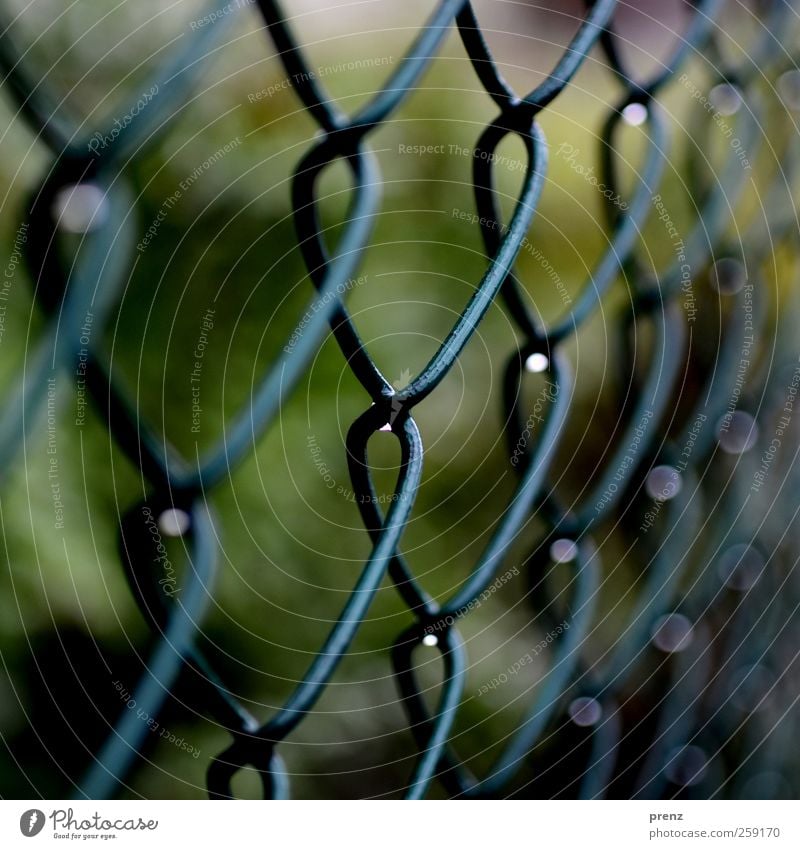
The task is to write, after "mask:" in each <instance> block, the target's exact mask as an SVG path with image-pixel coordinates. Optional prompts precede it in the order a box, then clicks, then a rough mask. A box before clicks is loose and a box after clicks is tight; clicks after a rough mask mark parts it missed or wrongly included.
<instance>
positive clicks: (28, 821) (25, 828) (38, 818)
mask: <svg viewBox="0 0 800 849" xmlns="http://www.w3.org/2000/svg"><path fill="white" fill-rule="evenodd" d="M43 828H44V812H43V811H40V810H39V809H38V808H31V809H30V810H29V811H25V813H24V814H23V815H22V816H21V817H20V818H19V830H20V831H21V832H22V833H23V834H24V835H25V837H36V835H37V834H38V833H39V832H40V831H41V830H42V829H43Z"/></svg>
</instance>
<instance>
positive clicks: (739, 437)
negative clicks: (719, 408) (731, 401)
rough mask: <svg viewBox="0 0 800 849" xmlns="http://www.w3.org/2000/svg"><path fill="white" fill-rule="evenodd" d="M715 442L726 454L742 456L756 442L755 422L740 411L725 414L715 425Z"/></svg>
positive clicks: (748, 414) (756, 427)
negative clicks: (717, 442) (716, 441)
mask: <svg viewBox="0 0 800 849" xmlns="http://www.w3.org/2000/svg"><path fill="white" fill-rule="evenodd" d="M717 440H718V441H719V447H720V448H721V449H722V450H723V451H724V452H725V453H726V454H744V453H745V452H746V451H749V450H750V449H751V448H752V447H753V446H754V445H755V444H756V441H757V440H758V425H757V424H756V420H755V419H754V418H753V417H752V416H751V415H750V413H745V412H742V411H741V410H734V411H733V412H732V413H726V414H725V415H724V416H723V417H722V418H721V419H720V420H719V424H718V425H717Z"/></svg>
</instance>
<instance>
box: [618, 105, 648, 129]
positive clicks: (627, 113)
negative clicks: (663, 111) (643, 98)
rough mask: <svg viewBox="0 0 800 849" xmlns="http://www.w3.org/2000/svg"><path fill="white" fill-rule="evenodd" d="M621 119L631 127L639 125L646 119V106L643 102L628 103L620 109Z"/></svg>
mask: <svg viewBox="0 0 800 849" xmlns="http://www.w3.org/2000/svg"><path fill="white" fill-rule="evenodd" d="M622 120H623V121H624V122H625V123H626V124H628V125H629V126H631V127H641V125H642V124H644V122H645V121H646V120H647V107H646V106H645V105H644V104H643V103H629V104H628V105H627V106H626V107H625V108H624V109H623V110H622Z"/></svg>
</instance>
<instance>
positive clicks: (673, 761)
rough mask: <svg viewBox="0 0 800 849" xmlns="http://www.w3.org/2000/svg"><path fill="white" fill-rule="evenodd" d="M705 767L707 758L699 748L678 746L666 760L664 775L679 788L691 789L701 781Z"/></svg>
mask: <svg viewBox="0 0 800 849" xmlns="http://www.w3.org/2000/svg"><path fill="white" fill-rule="evenodd" d="M707 766H708V758H707V757H706V753H705V752H704V751H703V750H702V749H701V748H700V747H699V746H679V747H678V748H677V749H673V750H672V752H671V753H670V755H669V757H668V758H667V765H666V767H665V768H664V774H665V775H666V776H667V778H668V779H669V780H670V781H671V782H672V783H673V784H677V785H678V786H679V787H692V786H693V785H695V784H699V783H700V782H701V781H702V780H703V776H704V774H705V771H706V767H707Z"/></svg>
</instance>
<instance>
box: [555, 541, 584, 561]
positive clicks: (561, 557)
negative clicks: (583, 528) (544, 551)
mask: <svg viewBox="0 0 800 849" xmlns="http://www.w3.org/2000/svg"><path fill="white" fill-rule="evenodd" d="M577 556H578V546H577V545H575V543H574V542H573V541H572V540H571V539H566V538H563V539H557V540H555V541H554V542H553V544H552V545H551V546H550V559H551V560H552V561H553V562H554V563H571V562H572V561H573V560H574V559H575V558H576V557H577Z"/></svg>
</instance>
